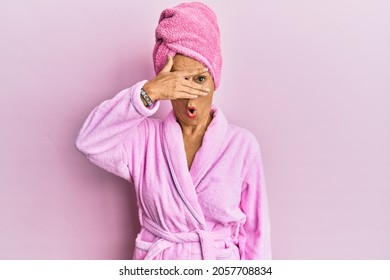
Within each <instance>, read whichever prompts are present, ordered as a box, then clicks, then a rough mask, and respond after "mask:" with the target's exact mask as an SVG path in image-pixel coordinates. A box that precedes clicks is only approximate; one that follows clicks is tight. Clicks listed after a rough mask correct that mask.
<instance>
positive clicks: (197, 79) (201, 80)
mask: <svg viewBox="0 0 390 280" xmlns="http://www.w3.org/2000/svg"><path fill="white" fill-rule="evenodd" d="M196 81H197V82H198V83H203V82H204V81H206V77H205V76H199V77H197V78H196Z"/></svg>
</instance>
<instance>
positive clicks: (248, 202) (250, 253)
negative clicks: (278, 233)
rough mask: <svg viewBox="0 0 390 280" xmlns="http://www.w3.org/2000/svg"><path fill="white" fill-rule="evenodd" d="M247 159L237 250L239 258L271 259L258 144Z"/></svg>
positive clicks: (267, 215)
mask: <svg viewBox="0 0 390 280" xmlns="http://www.w3.org/2000/svg"><path fill="white" fill-rule="evenodd" d="M253 146H254V147H255V151H253V150H252V152H250V153H249V154H250V159H249V160H248V161H247V166H246V168H245V169H246V171H247V172H246V174H245V178H244V186H243V190H242V193H241V209H242V211H243V212H244V213H245V215H246V221H245V223H244V224H243V226H242V227H241V228H240V234H239V249H240V256H241V259H243V260H256V259H271V258H272V254H271V237H270V234H271V225H270V218H269V211H268V199H267V193H266V188H265V180H264V172H263V164H262V160H261V154H260V147H259V145H258V144H257V142H256V143H254V144H253Z"/></svg>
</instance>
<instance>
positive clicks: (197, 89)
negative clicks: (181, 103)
mask: <svg viewBox="0 0 390 280" xmlns="http://www.w3.org/2000/svg"><path fill="white" fill-rule="evenodd" d="M195 85H196V86H195ZM195 85H194V84H184V83H183V85H182V87H184V88H185V89H186V90H190V91H191V92H193V93H194V94H198V95H203V96H205V95H207V94H209V93H210V89H209V88H205V87H204V86H201V85H198V84H195Z"/></svg>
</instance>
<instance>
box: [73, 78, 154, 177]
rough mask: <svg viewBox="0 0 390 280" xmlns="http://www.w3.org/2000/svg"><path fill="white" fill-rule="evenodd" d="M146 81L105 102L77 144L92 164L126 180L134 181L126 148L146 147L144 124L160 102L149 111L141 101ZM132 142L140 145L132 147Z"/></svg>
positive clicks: (92, 114)
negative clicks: (129, 146)
mask: <svg viewBox="0 0 390 280" xmlns="http://www.w3.org/2000/svg"><path fill="white" fill-rule="evenodd" d="M145 82H146V81H142V82H139V83H137V84H135V85H134V86H132V87H130V88H128V89H124V90H122V91H121V92H119V93H118V94H117V95H115V96H114V97H113V98H112V99H110V100H106V101H104V102H102V103H101V104H100V105H99V106H97V107H96V108H95V109H94V110H93V111H92V112H91V113H90V114H89V116H88V118H87V120H86V121H85V123H84V125H83V126H82V128H81V130H80V132H79V135H78V137H77V140H76V147H77V149H78V150H79V151H80V152H82V153H83V154H84V155H85V156H86V157H87V158H88V159H89V160H90V161H91V162H93V163H94V164H96V165H97V166H100V167H101V168H103V169H105V170H107V171H109V172H111V173H114V174H115V175H118V176H120V177H122V178H124V179H126V180H129V181H130V180H131V176H130V170H131V163H132V160H131V158H130V160H129V156H131V155H132V153H130V154H129V153H127V151H126V149H125V142H124V140H125V139H126V145H129V144H133V145H131V146H139V147H140V150H142V149H141V147H142V145H145V139H144V138H145V135H146V131H145V125H144V124H143V121H144V120H145V119H146V118H147V117H148V116H151V115H152V114H154V113H155V112H156V111H157V110H158V107H159V102H158V101H156V102H155V103H154V106H153V108H151V109H150V108H146V107H145V105H144V103H143V101H142V100H141V97H140V92H141V88H142V87H143V85H144V84H145ZM131 141H133V142H134V141H136V142H139V143H138V144H137V143H129V142H131Z"/></svg>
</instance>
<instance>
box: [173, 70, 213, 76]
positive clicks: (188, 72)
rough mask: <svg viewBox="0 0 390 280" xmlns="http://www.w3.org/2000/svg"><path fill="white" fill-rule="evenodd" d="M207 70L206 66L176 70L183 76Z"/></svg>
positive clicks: (198, 73)
mask: <svg viewBox="0 0 390 280" xmlns="http://www.w3.org/2000/svg"><path fill="white" fill-rule="evenodd" d="M207 71H209V70H208V69H207V68H196V69H191V70H181V71H177V72H178V73H179V74H180V75H181V76H183V77H191V76H196V75H200V74H203V73H206V72H207Z"/></svg>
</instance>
